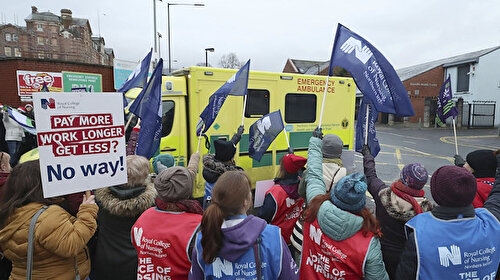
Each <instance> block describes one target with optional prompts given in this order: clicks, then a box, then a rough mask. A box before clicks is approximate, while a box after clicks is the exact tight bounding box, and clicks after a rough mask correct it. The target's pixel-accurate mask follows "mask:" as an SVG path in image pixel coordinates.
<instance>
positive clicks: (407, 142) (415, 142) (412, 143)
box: [403, 140, 417, 145]
mask: <svg viewBox="0 0 500 280" xmlns="http://www.w3.org/2000/svg"><path fill="white" fill-rule="evenodd" d="M403 142H405V143H410V144H415V145H416V144H417V142H412V141H405V140H403Z"/></svg>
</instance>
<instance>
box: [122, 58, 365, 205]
mask: <svg viewBox="0 0 500 280" xmlns="http://www.w3.org/2000/svg"><path fill="white" fill-rule="evenodd" d="M236 71H237V70H233V69H219V68H209V67H198V66H193V67H189V68H184V69H181V70H178V71H176V72H174V73H173V75H172V76H164V77H163V83H162V100H163V102H162V109H163V119H162V140H161V144H160V152H161V153H169V154H171V155H173V156H174V158H175V160H176V165H180V166H185V165H187V161H188V160H189V156H190V155H191V154H192V153H195V152H196V150H197V148H198V137H197V136H196V125H197V123H198V121H199V120H200V114H201V112H202V111H203V109H204V108H205V106H207V104H208V99H209V98H210V96H211V95H212V94H213V93H214V92H215V91H216V90H217V89H218V88H219V87H220V86H222V85H223V84H224V83H225V82H226V81H227V80H228V79H229V78H230V77H231V76H232V75H233V74H234V73H235V72H236ZM325 83H326V77H325V76H313V75H298V74H289V73H270V72H259V71H250V74H249V80H248V97H247V103H246V109H245V117H244V126H245V132H244V133H243V135H242V138H241V141H240V143H239V144H238V147H237V152H236V155H235V157H234V159H235V161H236V164H237V165H239V166H241V167H242V168H243V169H245V171H246V172H247V173H248V174H249V176H250V178H251V180H252V182H253V183H254V184H255V182H256V181H260V180H268V179H272V178H274V177H275V175H276V171H277V170H278V168H279V159H280V158H281V157H282V156H283V155H285V154H286V153H287V148H288V146H287V144H286V139H285V135H284V134H283V133H281V134H280V135H278V137H276V139H275V141H274V142H273V143H272V144H271V146H270V147H269V149H268V150H267V152H266V153H265V155H264V156H263V157H262V159H261V161H260V162H258V161H256V160H253V159H252V158H250V157H249V155H248V131H249V128H250V126H251V125H252V124H253V123H254V122H255V121H257V120H258V119H259V118H260V117H262V116H264V115H266V114H268V113H270V112H273V111H276V110H278V109H280V110H281V113H282V115H283V120H284V124H285V128H286V131H287V134H288V137H289V141H290V146H292V147H293V149H294V150H295V154H297V155H301V156H304V157H307V148H308V144H309V138H310V137H311V133H312V131H313V130H314V129H315V128H316V127H317V126H318V122H319V118H320V112H321V103H322V100H323V92H324V89H325V88H324V87H325ZM327 91H328V93H327V96H326V99H325V112H324V116H323V121H322V124H321V127H322V129H323V133H325V134H326V133H334V134H336V135H338V136H339V137H340V138H342V140H343V142H344V149H353V148H354V111H355V98H356V85H355V83H354V80H353V79H352V78H344V77H330V81H329V85H328V89H327ZM139 92H140V90H138V89H133V90H130V91H129V92H127V94H126V97H127V98H129V99H134V98H135V97H136V96H137V95H138V93H139ZM243 104H244V97H242V96H228V98H227V99H226V101H225V103H224V105H223V106H222V109H221V110H220V112H219V115H218V116H217V118H216V119H215V121H214V123H213V124H212V126H211V127H210V129H209V130H208V131H207V132H206V134H207V136H208V138H209V140H210V143H213V142H214V140H216V139H221V138H223V139H228V140H229V139H230V138H231V136H232V135H233V134H234V133H235V132H236V130H237V128H238V126H239V125H241V121H242V117H243V106H244V105H243ZM206 153H214V149H213V145H211V150H210V151H207V149H206V148H205V143H204V140H202V143H201V144H200V154H201V156H203V155H204V154H206ZM200 165H201V163H200ZM201 168H202V167H201V166H200V171H201ZM201 174H202V173H201V172H199V173H198V175H197V178H196V186H195V188H194V191H193V196H194V197H195V198H199V197H203V193H204V183H205V181H204V179H203V177H202V175H201Z"/></svg>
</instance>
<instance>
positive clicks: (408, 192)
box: [391, 180, 425, 215]
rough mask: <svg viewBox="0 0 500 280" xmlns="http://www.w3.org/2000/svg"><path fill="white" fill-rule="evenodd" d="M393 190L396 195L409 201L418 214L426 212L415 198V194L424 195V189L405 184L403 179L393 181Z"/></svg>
mask: <svg viewBox="0 0 500 280" xmlns="http://www.w3.org/2000/svg"><path fill="white" fill-rule="evenodd" d="M391 190H392V192H393V193H394V194H395V195H397V196H398V197H400V198H402V199H404V200H405V201H407V202H409V203H410V204H411V206H413V209H414V210H415V213H416V214H417V215H418V214H421V213H423V212H424V211H423V210H422V207H420V205H419V204H418V202H417V201H416V200H415V198H413V197H414V196H416V197H423V196H424V194H425V192H424V191H423V190H416V189H412V188H410V187H408V186H406V185H405V184H403V182H401V180H399V181H396V182H394V183H392V185H391Z"/></svg>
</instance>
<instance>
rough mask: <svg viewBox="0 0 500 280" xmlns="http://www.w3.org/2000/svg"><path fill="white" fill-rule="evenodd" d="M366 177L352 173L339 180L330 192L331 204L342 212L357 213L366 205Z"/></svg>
mask: <svg viewBox="0 0 500 280" xmlns="http://www.w3.org/2000/svg"><path fill="white" fill-rule="evenodd" d="M366 189H367V185H366V177H365V175H363V174H361V173H357V172H356V173H353V174H350V175H347V176H345V177H343V178H342V179H340V180H339V181H338V182H337V184H335V186H334V187H333V190H331V191H330V198H331V200H332V203H333V204H335V205H336V206H337V207H339V208H340V209H342V210H346V211H349V212H354V213H356V212H359V211H361V210H362V209H363V208H365V203H366Z"/></svg>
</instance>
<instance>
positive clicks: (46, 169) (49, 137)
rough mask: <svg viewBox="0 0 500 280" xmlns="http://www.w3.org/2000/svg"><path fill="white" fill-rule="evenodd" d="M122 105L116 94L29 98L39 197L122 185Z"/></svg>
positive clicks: (124, 176)
mask: <svg viewBox="0 0 500 280" xmlns="http://www.w3.org/2000/svg"><path fill="white" fill-rule="evenodd" d="M122 102H123V98H122V96H121V95H119V94H116V93H93V94H88V93H74V92H73V93H72V92H63V93H61V92H60V93H52V92H43V93H38V94H35V95H33V105H34V109H35V110H34V111H35V117H36V120H37V138H38V150H39V154H40V171H41V176H42V187H43V194H44V197H53V196H60V195H65V194H70V193H77V192H82V191H86V190H92V189H97V188H102V187H108V186H114V185H120V184H124V183H126V182H127V167H126V160H125V137H124V127H123V124H124V120H123V104H122Z"/></svg>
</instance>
